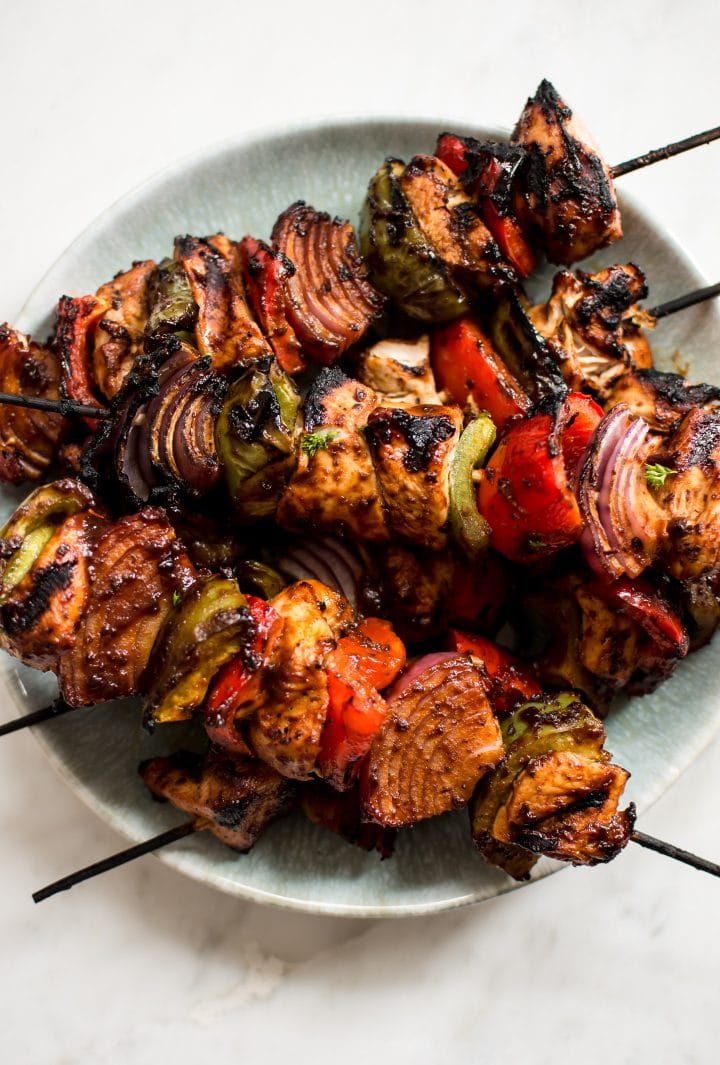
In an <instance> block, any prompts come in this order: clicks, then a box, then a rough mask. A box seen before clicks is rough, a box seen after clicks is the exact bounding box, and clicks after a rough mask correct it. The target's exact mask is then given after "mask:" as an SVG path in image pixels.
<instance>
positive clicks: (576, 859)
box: [470, 694, 635, 880]
mask: <svg viewBox="0 0 720 1065" xmlns="http://www.w3.org/2000/svg"><path fill="white" fill-rule="evenodd" d="M502 733H503V739H504V741H505V744H506V749H505V757H504V758H503V760H502V762H501V763H500V765H499V766H498V768H497V769H495V770H494V772H492V773H489V774H487V775H486V776H485V777H484V779H482V780H481V781H480V784H479V785H478V789H477V791H476V793H475V795H474V796H473V800H472V804H471V809H470V817H471V822H472V834H473V839H474V840H475V845H476V846H477V848H478V850H479V851H480V852H481V854H482V855H483V857H484V858H485V859H486V861H488V862H490V863H491V864H492V865H499V866H500V867H501V868H503V869H504V870H505V871H506V872H508V873H509V874H510V875H511V876H513V877H514V878H515V879H516V880H523V879H526V878H527V877H528V875H529V873H530V870H531V869H532V867H533V865H534V864H535V862H536V861H537V858H538V856H539V855H542V854H544V855H547V856H548V857H550V858H559V859H560V860H562V861H571V862H572V863H573V864H574V865H595V864H596V863H597V862H608V861H610V860H611V859H612V858H614V857H615V855H616V854H617V853H618V852H619V851H620V850H622V848H623V847H624V846H625V845H626V843H627V842H628V839H629V838H630V833H631V831H632V828H633V825H634V822H635V810H634V807H633V806H632V805H630V806H629V807H628V808H627V809H626V810H625V811H623V812H622V813H620V812H618V802H619V799H620V795H621V794H622V790H623V788H624V786H625V782H626V781H627V779H628V776H629V774H628V773H627V772H626V771H625V770H624V769H621V768H620V767H619V766H616V765H613V764H612V763H611V761H610V758H611V755H610V754H608V752H607V751H605V750H604V748H603V744H604V742H605V730H604V728H603V727H602V724H601V723H600V721H598V719H597V718H596V717H594V715H593V714H592V713H591V712H590V711H589V710H588V708H587V707H586V706H584V705H583V704H582V703H581V702H580V701H579V700H578V699H577V698H576V696H574V695H573V694H560V695H557V696H552V697H550V696H547V697H545V698H543V699H538V700H536V701H533V702H529V703H525V704H524V705H523V706H520V707H518V709H517V710H515V711H514V712H513V713H512V714H511V715H509V716H508V717H507V718H505V720H504V721H503V724H502Z"/></svg>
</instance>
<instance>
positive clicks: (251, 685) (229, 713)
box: [205, 595, 282, 754]
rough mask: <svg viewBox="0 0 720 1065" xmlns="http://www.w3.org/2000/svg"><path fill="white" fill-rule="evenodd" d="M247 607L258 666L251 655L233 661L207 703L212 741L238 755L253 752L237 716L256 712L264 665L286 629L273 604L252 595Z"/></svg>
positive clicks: (207, 729)
mask: <svg viewBox="0 0 720 1065" xmlns="http://www.w3.org/2000/svg"><path fill="white" fill-rule="evenodd" d="M247 604H248V609H249V611H250V613H251V615H252V618H253V621H254V622H255V638H254V640H253V645H252V649H251V651H252V657H253V658H255V660H256V661H257V666H256V667H255V668H250V667H249V666H248V664H247V656H243V657H238V658H233V659H232V661H231V662H228V663H227V664H226V665H224V666H223V668H222V669H221V670H220V672H219V673H218V675H217V677H216V678H215V680H214V682H213V685H212V687H211V689H210V692H209V694H208V697H207V700H206V702H205V731H206V732H207V734H208V736H209V738H210V740H211V741H212V742H213V743H215V744H217V746H218V747H223V748H224V749H225V750H230V751H235V752H236V753H237V754H248V753H249V748H248V747H247V745H246V743H245V741H244V740H243V739H242V737H241V736H240V734H239V732H238V731H237V728H236V727H235V725H236V720H237V716H238V714H240V713H241V712H242V711H243V709H244V710H245V711H246V713H247V712H249V711H250V710H251V709H252V705H253V700H254V699H255V698H256V697H257V695H258V693H259V689H260V684H261V682H262V672H261V666H262V665H263V662H264V661H265V660H266V659H267V657H268V655H269V653H270V650H271V649H272V646H273V644H274V642H275V639H276V637H277V636H278V635H279V633H280V630H281V628H282V618H281V617H280V615H279V614H278V612H277V611H276V610H274V609H273V607H272V606H270V604H269V603H266V602H264V601H263V600H262V599H258V598H257V597H256V596H254V595H249V596H248V597H247ZM243 716H245V715H243Z"/></svg>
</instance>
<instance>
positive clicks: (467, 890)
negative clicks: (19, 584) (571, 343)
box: [0, 119, 720, 917]
mask: <svg viewBox="0 0 720 1065" xmlns="http://www.w3.org/2000/svg"><path fill="white" fill-rule="evenodd" d="M448 128H449V129H457V131H458V132H461V133H463V132H466V133H473V134H474V135H476V136H480V137H482V136H490V135H495V136H498V133H497V131H493V130H483V129H480V130H478V129H467V128H464V127H462V126H461V125H460V124H458V125H456V124H455V123H453V122H452V121H451V120H447V119H438V120H436V121H428V120H418V121H409V120H405V119H402V120H396V119H388V120H387V121H381V120H372V121H370V120H365V119H358V120H348V121H345V122H332V123H327V124H323V125H315V126H312V127H308V128H304V129H292V130H286V131H280V132H277V131H276V132H269V133H263V134H257V135H252V136H247V137H243V138H241V139H239V140H236V141H233V142H231V143H228V144H225V145H223V146H220V147H217V148H214V149H211V150H208V151H205V152H203V153H201V154H198V155H194V156H192V157H191V158H189V159H187V160H184V161H182V162H181V163H179V164H177V165H174V166H172V167H170V168H169V169H167V170H165V171H164V172H163V173H162V174H160V175H159V176H158V177H156V178H154V179H153V180H151V181H149V182H147V183H146V184H144V185H142V186H141V187H140V188H139V189H137V190H136V191H134V192H131V193H129V194H128V195H127V196H125V197H123V199H121V200H120V201H119V202H118V203H117V204H115V206H114V207H112V208H110V209H109V210H108V211H106V212H105V213H104V214H103V215H101V217H100V218H98V219H97V221H96V222H94V223H93V224H92V225H91V226H90V228H89V229H87V230H86V231H85V232H84V233H83V234H82V236H80V237H79V238H78V240H76V241H75V243H74V244H72V245H71V247H70V248H68V250H67V251H66V252H65V254H64V255H63V256H62V257H61V258H60V259H59V260H58V262H57V263H56V264H55V265H54V266H53V267H52V269H51V270H50V271H49V272H48V274H47V275H46V276H45V278H44V279H43V280H42V282H41V283H40V285H38V287H37V289H36V290H35V292H34V293H33V294H32V296H31V297H30V299H29V301H28V303H27V304H26V306H25V308H24V309H23V311H22V313H21V316H20V320H19V321H18V323H17V325H18V327H19V328H21V329H23V330H27V331H29V332H31V333H33V334H35V335H36V336H38V337H43V336H44V335H45V333H46V332H47V331H48V329H49V327H50V324H51V316H52V311H53V307H54V305H55V303H56V301H57V298H58V296H59V295H60V294H62V293H68V294H71V295H72V294H77V295H79V294H83V293H86V292H93V291H94V290H95V289H96V288H97V287H98V285H99V284H101V283H102V282H104V281H106V280H107V279H108V278H109V277H111V276H112V275H113V274H114V273H116V272H117V271H118V270H119V269H121V268H124V267H125V266H127V265H128V264H129V263H130V262H132V261H133V260H134V259H143V258H155V259H159V258H161V257H162V256H164V255H166V254H168V253H169V250H170V248H171V246H172V239H173V237H174V236H175V235H176V234H177V233H186V232H191V233H199V234H205V233H214V232H216V231H217V230H218V229H222V230H224V231H225V232H227V233H229V234H230V235H232V236H234V237H238V238H239V237H241V236H243V235H244V234H245V233H252V234H253V235H255V236H258V237H263V238H267V237H268V235H269V232H270V229H271V227H272V224H273V222H274V220H275V218H276V217H277V215H278V214H279V213H280V211H282V210H283V209H284V208H285V207H287V206H288V205H289V204H290V203H291V202H292V201H294V200H296V199H304V200H307V201H308V202H309V203H311V204H313V205H314V206H315V207H317V208H319V209H323V210H327V211H330V212H332V213H337V214H341V215H344V216H346V217H349V218H351V219H352V220H353V221H354V222H356V221H357V217H358V212H359V208H360V204H361V202H362V198H363V194H364V191H365V188H366V186H367V182H368V180H369V178H370V176H371V175H372V174H373V173H374V172H375V170H376V168H377V167H378V165H379V163H380V162H381V161H382V159H384V158H385V157H386V156H388V155H395V156H399V157H401V158H409V157H410V156H411V155H413V154H415V153H416V152H428V151H432V148H433V145H434V142H435V138H436V136H437V133H438V132H439V131H440V130H443V129H448ZM621 205H622V210H623V219H624V225H625V232H626V236H625V237H624V238H623V240H622V242H621V243H620V244H616V245H615V246H614V247H613V248H611V249H609V250H608V251H606V252H604V253H603V254H602V255H599V256H598V257H597V259H596V260H594V261H593V262H592V263H591V264H590V265H592V266H597V265H599V264H601V263H609V262H618V261H623V260H628V259H632V260H634V261H635V262H637V263H639V264H640V265H641V266H642V267H643V269H644V270H645V271H646V273H647V275H648V277H649V281H650V289H651V299H652V300H653V302H660V301H661V300H663V299H666V298H669V297H670V296H673V295H677V294H679V293H682V292H685V291H687V290H689V289H691V288H693V287H695V286H697V285H699V284H702V283H703V282H704V279H703V278H702V277H701V275H700V274H699V272H698V270H697V269H696V268H695V267H694V266H693V264H692V262H691V261H690V260H689V258H688V256H687V255H686V254H685V253H684V252H683V251H682V249H681V248H680V247H679V245H678V244H677V243H676V242H675V241H674V240H673V239H672V238H671V237H670V236H669V235H668V234H667V233H666V232H665V231H664V229H663V227H662V225H661V224H660V223H659V222H656V221H654V220H653V219H651V218H650V217H649V216H648V214H647V213H646V212H645V211H643V210H642V209H641V208H640V207H639V206H638V205H637V204H636V203H634V202H633V201H632V200H630V199H628V198H627V197H625V196H621ZM548 276H549V275H546V276H545V278H544V280H545V282H547V277H548ZM545 287H546V288H547V285H546V286H545ZM719 342H720V312H718V310H717V309H716V308H715V307H714V306H712V305H706V306H704V307H699V308H696V309H694V310H692V311H687V312H685V313H683V314H681V315H678V316H677V317H675V318H673V319H669V320H667V321H665V322H663V323H662V324H661V325H660V326H659V328H658V330H657V333H656V336H655V340H654V346H655V350H656V353H657V361H658V363H659V365H660V366H661V367H664V368H667V369H672V368H673V367H672V364H671V359H672V357H673V355H674V354H675V353H676V352H677V351H680V352H682V357H683V359H684V360H686V361H688V362H689V364H690V366H691V374H692V376H693V377H694V378H696V379H703V380H714V381H715V382H716V383H720V379H718V374H717V370H716V368H715V365H714V362H713V359H712V355H711V353H712V352H714V351H715V350H717V347H718V343H719ZM21 494H22V493H21ZM21 494H20V495H21ZM18 498H19V494H18V493H10V492H5V493H3V497H2V503H3V507H4V512H5V513H8V512H9V511H10V509H11V508H12V506H14V505H15V503H16V501H17V499H18ZM719 662H720V644H717V645H715V646H711V647H708V648H705V649H704V650H702V651H701V652H699V653H698V654H696V655H693V656H692V657H691V658H690V659H688V660H687V661H686V662H684V663H683V664H682V666H681V667H680V669H679V670H678V672H677V673H676V675H675V676H674V677H673V678H672V679H671V680H670V681H669V682H668V683H667V684H665V685H663V686H662V687H661V688H660V690H659V691H658V692H657V693H655V694H654V695H651V696H646V697H645V698H643V699H636V700H633V701H632V702H630V703H628V704H627V705H625V706H623V707H622V708H620V709H619V710H618V711H617V712H615V713H614V714H613V715H612V717H611V718H610V720H609V721H608V732H609V741H608V746H609V748H610V750H612V751H613V753H614V754H615V755H616V757H617V759H618V760H619V761H620V762H621V763H622V764H623V765H625V766H627V768H628V769H630V770H631V772H632V779H631V781H630V785H629V789H628V791H629V798H631V799H634V800H635V802H636V803H637V805H638V808H639V810H640V811H641V812H642V811H643V810H645V809H646V808H647V807H648V806H649V805H650V804H651V803H652V802H653V801H654V800H655V799H657V798H658V796H660V795H661V794H662V793H663V792H664V791H665V789H666V788H667V787H668V786H669V785H670V784H671V783H672V782H673V781H674V780H675V778H676V777H677V776H678V774H679V773H681V772H682V771H683V770H684V769H686V768H687V767H688V766H689V765H690V763H691V762H692V761H693V759H694V758H695V757H696V755H697V754H698V753H699V752H700V750H701V749H702V748H703V747H704V746H705V745H706V744H707V743H708V741H709V740H710V738H711V737H712V735H713V733H714V732H715V730H716V729H717V727H718V724H720V700H719V699H718V695H717V689H716V685H715V683H714V680H713V678H714V677H716V676H717V671H718V664H719ZM0 684H2V689H3V691H4V694H5V699H4V700H3V701H4V705H5V714H4V716H9V715H10V714H11V713H12V712H13V710H14V711H16V712H17V713H18V714H20V713H24V712H26V711H27V710H29V709H34V708H36V707H38V706H41V705H44V703H45V702H47V700H48V699H49V698H50V697H52V695H53V693H54V688H53V683H52V681H51V680H50V679H49V678H48V677H47V676H43V675H41V674H39V673H36V672H35V671H33V670H29V669H25V668H24V667H22V666H18V665H17V663H16V662H15V661H14V660H12V659H10V658H9V657H7V656H5V655H3V656H2V662H1V663H0ZM172 727H173V726H170V728H172ZM35 735H36V736H37V737H38V739H39V741H40V743H41V744H42V746H43V749H44V750H45V752H46V753H47V755H48V758H49V759H50V761H51V762H52V763H53V765H54V766H55V767H56V769H57V770H58V771H59V772H60V773H61V774H62V776H63V777H64V778H65V779H66V780H67V781H68V783H69V785H70V786H71V787H72V788H74V789H75V791H76V792H77V793H78V794H79V795H80V796H81V797H82V798H83V799H84V800H85V802H86V803H87V804H88V805H89V806H90V807H91V808H92V809H93V810H95V811H96V812H97V814H98V815H99V816H100V817H102V818H103V819H104V820H105V821H107V822H108V823H109V824H110V825H112V826H114V827H115V828H116V829H117V830H118V832H119V833H121V834H122V835H123V836H124V837H126V838H127V839H130V840H133V841H138V840H142V839H145V838H147V837H149V836H152V835H154V834H155V833H157V832H159V831H161V830H162V829H164V828H167V827H169V826H170V825H173V824H177V823H178V821H179V820H180V818H179V816H178V813H177V811H174V810H173V809H172V808H170V807H168V806H161V805H158V804H157V803H154V802H151V801H150V799H149V797H148V795H147V793H146V791H145V789H144V786H143V785H142V784H141V782H140V780H139V778H138V776H137V765H138V762H139V761H140V760H141V759H142V758H146V757H148V756H149V755H150V754H151V753H161V752H163V751H164V750H166V749H168V747H169V746H170V745H171V740H172V738H170V740H169V739H168V736H169V733H166V732H164V731H163V730H162V729H160V730H159V732H158V733H157V734H156V735H155V736H154V737H152V738H151V737H148V736H147V735H146V734H144V733H143V731H142V729H141V728H140V716H139V713H138V711H137V708H136V707H133V706H131V705H120V704H116V705H113V706H108V707H103V708H94V709H90V710H80V711H77V712H76V713H74V714H71V715H68V716H66V717H63V718H60V719H58V720H57V721H54V722H52V723H49V724H47V725H45V726H42V727H41V728H37V729H35ZM90 858H91V855H88V860H90ZM160 860H161V861H163V862H166V863H167V864H168V865H171V866H173V867H174V868H176V869H178V870H180V871H181V872H183V873H186V874H187V875H188V876H192V877H194V878H195V879H197V880H201V881H203V882H205V883H207V884H209V885H212V886H213V887H217V888H220V889H221V890H222V891H226V892H229V893H230V894H234V895H239V896H242V897H244V898H248V899H254V900H255V901H257V902H264V903H272V904H275V905H279V906H284V907H288V908H293V909H298V910H305V911H307V912H313V913H323V914H341V915H349V916H358V917H397V916H405V915H411V914H422V913H432V912H436V911H440V910H445V909H449V908H451V907H454V906H460V905H463V904H466V903H470V902H477V901H480V900H482V899H487V898H490V897H492V896H494V895H498V894H501V893H502V892H505V891H510V890H512V889H513V888H515V887H517V885H516V884H515V883H514V882H513V881H511V880H510V879H509V878H507V877H505V876H504V875H503V874H502V873H500V872H498V871H497V870H492V869H489V868H487V867H486V866H485V865H484V863H483V861H482V859H481V858H480V857H479V856H478V855H476V854H475V852H474V850H473V847H472V845H471V842H470V838H469V833H468V824H467V814H466V813H464V812H460V813H458V814H453V815H449V816H447V817H444V818H440V819H438V820H436V821H434V822H430V823H426V824H422V825H419V826H418V827H417V828H416V829H414V830H412V831H409V832H406V833H405V834H404V835H402V836H401V838H400V840H399V845H398V848H397V852H396V854H395V856H394V857H393V858H392V860H390V861H384V862H381V861H380V860H379V859H378V857H377V856H376V855H374V854H371V855H368V854H365V853H364V852H361V851H359V850H356V849H354V848H353V847H350V846H348V845H347V844H345V843H343V842H341V841H340V840H338V839H337V838H336V837H334V836H333V835H331V834H330V833H328V832H324V831H322V830H321V829H318V828H316V827H314V826H312V825H310V824H308V823H306V822H305V821H304V820H302V819H301V818H300V817H299V816H297V817H291V818H289V819H288V820H286V821H284V822H281V823H279V824H277V825H274V826H272V827H271V829H270V830H269V831H268V833H267V835H266V836H265V837H264V838H263V839H261V841H260V842H259V843H258V844H257V846H256V847H255V848H254V850H253V851H252V852H251V853H250V854H249V855H247V856H242V857H238V856H236V855H235V854H234V853H233V852H231V851H229V850H227V849H226V848H224V847H223V846H221V844H219V843H217V842H216V841H215V840H214V839H212V838H210V837H207V836H206V835H204V834H203V835H202V836H198V837H194V838H192V839H188V840H185V841H183V842H181V843H178V844H175V845H174V846H173V847H171V848H168V849H167V850H165V851H163V852H162V854H161V855H160ZM619 860H620V861H622V858H620V859H619ZM555 868H557V866H556V865H554V864H552V863H550V862H545V863H541V865H540V867H539V869H538V872H537V876H542V875H545V874H547V873H548V872H551V871H552V870H553V869H555Z"/></svg>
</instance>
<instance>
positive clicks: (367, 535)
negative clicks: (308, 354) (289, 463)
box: [277, 367, 390, 543]
mask: <svg viewBox="0 0 720 1065" xmlns="http://www.w3.org/2000/svg"><path fill="white" fill-rule="evenodd" d="M377 405H378V396H377V394H376V393H375V392H373V391H372V390H371V389H369V388H368V387H367V386H366V385H361V384H360V383H359V382H358V381H353V380H351V379H350V378H349V377H346V376H345V374H344V373H343V372H342V371H341V370H340V369H338V368H336V367H333V368H332V369H328V370H323V371H321V373H319V374H318V376H317V377H316V378H315V381H314V382H313V384H312V386H311V388H310V391H309V392H308V395H307V397H306V399H305V406H304V414H305V423H304V432H303V433H302V435H301V436H300V438H299V441H298V444H297V448H298V451H297V467H296V469H295V472H294V473H293V475H292V477H291V478H290V483H289V485H288V487H287V489H286V490H285V493H284V494H283V496H282V498H281V500H280V505H279V507H278V511H277V521H278V524H279V525H281V526H282V527H283V528H285V529H289V530H290V531H297V532H302V531H304V530H306V529H321V530H327V531H330V532H334V533H337V532H338V531H340V532H341V533H346V534H347V535H348V536H350V537H351V538H357V539H359V540H371V541H376V542H379V543H382V542H384V541H386V540H388V539H389V535H390V533H389V525H388V519H387V515H386V512H385V507H384V504H383V501H382V498H381V495H380V490H379V482H378V477H377V474H376V472H375V467H374V465H373V460H372V456H371V453H370V448H369V447H368V444H367V441H366V439H365V436H364V435H363V432H362V430H363V429H364V428H365V426H366V424H367V422H368V419H369V417H370V414H371V412H372V411H373V410H374V409H375V407H376V406H377Z"/></svg>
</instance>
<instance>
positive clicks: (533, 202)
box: [512, 81, 622, 264]
mask: <svg viewBox="0 0 720 1065" xmlns="http://www.w3.org/2000/svg"><path fill="white" fill-rule="evenodd" d="M512 143H514V144H519V145H520V146H521V147H522V148H524V149H525V151H526V153H527V157H528V158H527V161H526V163H525V173H524V175H523V177H524V180H523V181H522V191H521V194H520V195H518V196H517V197H516V203H515V211H516V214H517V216H518V219H519V220H520V222H521V224H522V225H523V227H524V229H525V230H526V231H527V232H528V233H529V235H530V236H531V237H534V238H535V239H536V240H537V241H538V243H539V244H540V245H541V247H542V249H543V251H544V252H545V255H546V256H547V258H548V259H549V260H550V262H551V263H564V264H570V263H575V262H578V261H579V260H580V259H584V258H586V257H587V256H588V255H591V254H592V253H593V252H594V251H597V250H598V249H599V248H604V247H605V246H606V245H607V244H612V242H613V241H615V240H619V239H620V237H621V236H622V225H621V221H620V211H619V210H618V205H617V199H616V197H615V189H614V186H613V181H612V177H611V175H610V171H609V170H608V168H607V166H606V165H605V163H604V161H603V159H602V156H601V155H600V151H599V149H598V147H597V145H596V144H595V142H594V140H593V139H592V137H591V136H590V134H589V132H588V131H587V129H586V128H585V126H584V125H583V123H582V122H580V120H579V119H578V117H577V116H576V115H574V114H573V112H572V110H571V109H570V108H569V107H568V106H567V104H566V103H565V102H564V101H563V100H562V99H561V98H560V96H559V95H558V93H557V90H556V89H555V88H554V86H552V85H551V84H550V82H549V81H542V82H541V83H540V85H539V87H538V90H537V92H536V93H535V96H533V97H531V98H530V99H529V100H528V102H527V104H526V105H525V108H524V110H523V112H522V114H521V116H520V121H519V122H518V124H517V126H516V127H515V130H514V132H513V135H512Z"/></svg>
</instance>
